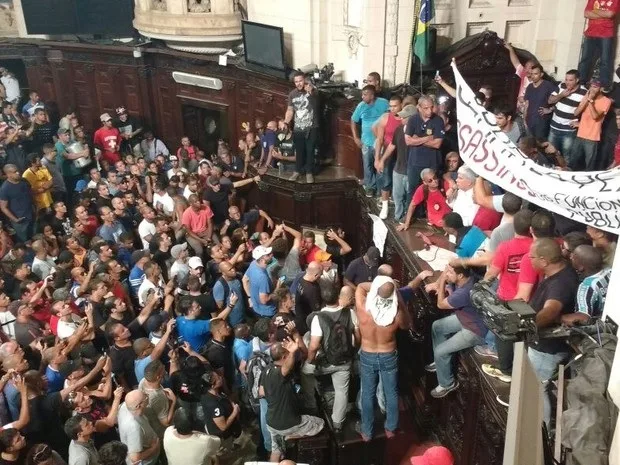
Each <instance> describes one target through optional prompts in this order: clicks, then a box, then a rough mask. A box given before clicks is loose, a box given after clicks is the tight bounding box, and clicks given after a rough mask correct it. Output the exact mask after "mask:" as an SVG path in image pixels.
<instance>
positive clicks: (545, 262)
mask: <svg viewBox="0 0 620 465" xmlns="http://www.w3.org/2000/svg"><path fill="white" fill-rule="evenodd" d="M530 260H531V262H532V267H533V268H534V269H536V270H538V271H540V272H542V273H543V274H544V279H543V280H542V281H541V282H540V284H539V285H538V287H537V288H536V291H535V292H534V295H533V296H532V298H531V299H530V302H529V304H530V306H531V307H532V308H533V309H534V311H535V312H536V326H537V327H538V328H548V327H550V326H556V325H558V324H560V319H561V316H562V315H565V314H567V313H573V312H574V311H575V294H576V292H577V287H578V285H579V279H578V277H577V273H576V272H575V270H574V269H573V268H572V267H571V266H570V265H568V264H567V263H566V262H565V261H564V259H563V258H562V249H561V247H560V245H559V244H558V243H557V242H556V241H555V240H554V239H551V238H545V239H538V240H537V241H536V242H534V244H532V247H531V248H530ZM570 354H571V349H570V346H569V345H568V344H567V343H566V342H565V341H564V340H563V339H560V338H553V339H540V340H539V341H538V342H537V343H533V344H530V347H529V349H528V355H529V358H530V362H531V363H532V366H533V368H534V371H535V372H536V376H538V379H539V380H540V381H541V382H544V383H545V393H544V396H543V402H544V420H545V423H547V425H548V424H549V421H550V419H551V406H552V405H554V401H553V400H552V399H551V398H550V395H551V385H552V383H547V381H548V380H550V379H552V378H553V376H554V374H555V371H556V370H557V367H558V365H559V364H560V363H565V362H566V361H567V360H568V359H569V358H570Z"/></svg>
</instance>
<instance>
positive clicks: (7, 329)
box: [0, 310, 17, 339]
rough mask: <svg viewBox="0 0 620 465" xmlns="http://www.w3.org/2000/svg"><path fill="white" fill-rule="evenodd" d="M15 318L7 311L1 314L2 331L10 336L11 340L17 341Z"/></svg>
mask: <svg viewBox="0 0 620 465" xmlns="http://www.w3.org/2000/svg"><path fill="white" fill-rule="evenodd" d="M16 319H17V318H15V317H14V316H13V314H12V313H11V312H9V311H8V310H5V311H4V312H0V323H2V324H3V326H2V331H4V334H6V335H7V336H9V337H10V338H11V339H15V323H14V322H15V320H16ZM5 323H6V324H5Z"/></svg>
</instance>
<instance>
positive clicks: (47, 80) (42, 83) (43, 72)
mask: <svg viewBox="0 0 620 465" xmlns="http://www.w3.org/2000/svg"><path fill="white" fill-rule="evenodd" d="M37 72H38V74H39V76H38V77H39V83H38V86H37V88H36V89H35V90H37V92H39V95H40V96H41V100H42V101H43V102H45V104H46V105H47V107H48V112H49V113H50V116H52V118H54V117H55V116H57V115H58V100H59V99H58V95H56V85H55V84H54V75H53V74H52V70H51V67H50V65H49V64H48V63H41V64H40V65H39V67H38V70H37Z"/></svg>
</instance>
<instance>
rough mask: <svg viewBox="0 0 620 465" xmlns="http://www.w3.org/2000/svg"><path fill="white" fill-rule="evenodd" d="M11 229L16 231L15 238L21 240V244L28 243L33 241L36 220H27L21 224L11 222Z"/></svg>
mask: <svg viewBox="0 0 620 465" xmlns="http://www.w3.org/2000/svg"><path fill="white" fill-rule="evenodd" d="M11 227H12V228H13V229H14V230H15V236H16V237H17V238H18V239H19V242H26V241H29V240H30V239H32V235H33V233H34V231H33V227H34V220H28V219H25V220H22V221H21V222H19V223H15V222H14V221H11Z"/></svg>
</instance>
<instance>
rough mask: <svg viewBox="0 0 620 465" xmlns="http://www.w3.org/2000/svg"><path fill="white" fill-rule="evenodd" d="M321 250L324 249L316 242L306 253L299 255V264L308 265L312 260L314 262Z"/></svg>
mask: <svg viewBox="0 0 620 465" xmlns="http://www.w3.org/2000/svg"><path fill="white" fill-rule="evenodd" d="M321 250H322V249H321V248H320V247H319V246H318V245H316V244H314V245H313V246H312V248H311V249H310V250H308V252H306V253H305V254H303V255H300V256H299V264H300V265H301V266H306V265H308V264H309V263H310V262H313V261H314V257H315V255H316V253H317V252H319V251H321Z"/></svg>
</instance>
